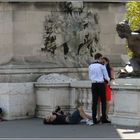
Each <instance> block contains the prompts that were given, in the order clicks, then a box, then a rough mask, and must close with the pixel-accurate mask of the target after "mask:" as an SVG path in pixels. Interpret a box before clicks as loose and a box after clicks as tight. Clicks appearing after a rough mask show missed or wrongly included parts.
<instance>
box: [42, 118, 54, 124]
mask: <svg viewBox="0 0 140 140" xmlns="http://www.w3.org/2000/svg"><path fill="white" fill-rule="evenodd" d="M43 124H52V122H48V121H47V120H46V118H44V119H43Z"/></svg>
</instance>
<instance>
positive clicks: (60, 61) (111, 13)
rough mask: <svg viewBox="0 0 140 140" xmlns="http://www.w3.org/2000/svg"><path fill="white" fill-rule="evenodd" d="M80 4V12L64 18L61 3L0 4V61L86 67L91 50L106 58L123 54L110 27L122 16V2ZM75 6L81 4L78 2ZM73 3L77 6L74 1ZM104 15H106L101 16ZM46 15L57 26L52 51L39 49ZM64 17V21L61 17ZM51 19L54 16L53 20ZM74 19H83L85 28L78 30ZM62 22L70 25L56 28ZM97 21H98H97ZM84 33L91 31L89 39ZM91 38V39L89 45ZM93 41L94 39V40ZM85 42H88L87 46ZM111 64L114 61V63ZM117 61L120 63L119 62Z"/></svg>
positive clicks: (48, 65)
mask: <svg viewBox="0 0 140 140" xmlns="http://www.w3.org/2000/svg"><path fill="white" fill-rule="evenodd" d="M83 4H84V9H83V13H80V14H78V13H77V14H76V13H75V12H73V14H72V16H71V15H70V13H69V14H68V16H66V17H65V16H64V15H65V14H66V12H64V9H61V7H63V6H62V5H63V3H59V2H57V3H56V2H54V3H53V2H48V3H47V2H46V3H45V2H44V3H39V1H38V2H37V3H34V2H30V3H26V2H25V3H22V2H21V3H20V2H19V3H0V10H1V16H0V20H1V24H0V37H1V39H2V40H1V42H0V43H1V45H0V47H1V55H0V56H1V59H0V64H6V63H10V64H16V65H26V66H27V65H28V64H29V65H30V64H42V65H46V66H47V67H87V66H88V63H89V62H90V61H92V59H93V58H92V57H91V55H92V51H95V50H96V51H101V52H102V53H103V54H105V55H109V56H110V58H113V56H114V55H118V58H119V57H120V52H121V53H123V54H126V50H125V49H123V48H124V47H122V46H121V45H123V44H125V43H124V42H122V44H121V45H120V42H119V41H117V39H116V33H115V30H114V25H115V24H116V23H117V22H118V20H121V19H122V13H123V12H124V4H122V3H114V4H110V3H96V2H93V3H86V2H84V3H83ZM78 5H80V6H81V3H79V4H78ZM75 6H77V5H76V4H75ZM78 7H79V6H78ZM81 8H82V6H81ZM54 9H55V11H54ZM95 9H96V10H95ZM120 13H121V15H120ZM86 14H91V15H90V16H93V17H92V18H91V17H88V18H87V19H86V18H85V17H87V16H86ZM104 15H108V16H106V17H105V16H104ZM119 15H120V17H119ZM50 17H53V18H52V19H53V21H54V23H55V24H54V23H53V25H58V27H59V28H57V27H56V28H53V30H54V31H55V32H54V33H55V36H56V38H57V39H56V42H55V43H56V44H57V45H56V46H57V48H56V50H55V53H54V54H53V51H52V49H50V48H49V49H48V48H47V51H44V52H42V51H41V48H43V49H44V48H45V46H44V38H43V36H44V32H45V31H44V24H45V20H46V19H49V18H50ZM64 17H65V18H66V19H67V20H66V19H65V20H64V19H63V18H64ZM116 17H117V18H116ZM54 19H57V20H56V21H57V22H55V20H54ZM74 19H78V20H76V21H80V23H82V22H81V21H84V22H83V24H85V28H86V30H82V31H80V30H79V28H77V27H80V26H77V25H78V24H77V23H78V22H75V20H74ZM110 19H114V20H110ZM64 21H65V22H66V23H70V25H71V26H72V27H71V26H68V28H61V30H60V25H64V24H62V22H63V23H64ZM109 21H111V22H109ZM59 22H60V23H59ZM86 22H88V23H90V24H89V26H88V28H87V27H86ZM98 22H99V23H100V24H97V23H98ZM56 23H57V24H56ZM59 24H60V25H59ZM46 25H48V24H46ZM67 25H69V24H67ZM73 27H74V28H73ZM56 29H57V30H56ZM58 29H59V30H58ZM62 29H65V31H63V32H62ZM73 29H74V30H73ZM75 33H76V34H75ZM88 33H90V34H93V36H92V35H90V37H91V38H89V34H88ZM45 35H46V34H45ZM52 35H54V34H52ZM93 38H94V41H93V42H92V44H90V43H91V42H90V41H91V39H93ZM89 40H90V41H89ZM95 40H96V41H97V40H98V43H97V42H96V41H95ZM108 40H109V41H108ZM66 41H68V43H67V44H65V43H64V42H66ZM87 42H89V44H90V45H91V46H90V47H89V46H88V43H87ZM63 43H64V44H63ZM80 43H81V44H80ZM86 43H87V44H86ZM83 44H84V45H83ZM102 44H103V45H102ZM118 44H119V45H118ZM52 45H53V43H52ZM61 45H62V46H61ZM82 45H83V46H82ZM58 46H59V47H58ZM60 46H61V47H60ZM78 46H79V49H78ZM115 46H117V47H115ZM112 47H113V48H112ZM121 47H122V49H121ZM5 48H6V49H5ZM114 48H118V49H114ZM54 49H55V48H54ZM94 49H95V50H94ZM118 60H119V59H118ZM118 60H117V61H118ZM115 61H116V60H115ZM112 63H115V64H116V62H112ZM117 63H118V64H119V63H120V64H121V61H118V62H117ZM27 67H28V66H27Z"/></svg>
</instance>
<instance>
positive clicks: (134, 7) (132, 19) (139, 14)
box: [126, 0, 140, 31]
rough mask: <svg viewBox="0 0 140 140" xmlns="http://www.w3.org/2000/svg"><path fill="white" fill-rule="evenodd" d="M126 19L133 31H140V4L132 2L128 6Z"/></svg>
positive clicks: (132, 0)
mask: <svg viewBox="0 0 140 140" xmlns="http://www.w3.org/2000/svg"><path fill="white" fill-rule="evenodd" d="M126 19H127V20H128V22H129V24H130V28H131V30H132V31H136V30H140V2H136V1H134V0H131V1H129V2H128V3H127V4H126Z"/></svg>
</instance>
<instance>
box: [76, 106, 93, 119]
mask: <svg viewBox="0 0 140 140" xmlns="http://www.w3.org/2000/svg"><path fill="white" fill-rule="evenodd" d="M78 110H79V112H80V116H81V117H82V118H83V119H90V120H92V116H90V115H88V114H86V113H85V111H84V109H83V107H82V106H81V107H79V108H78Z"/></svg>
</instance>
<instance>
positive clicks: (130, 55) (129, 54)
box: [126, 46, 133, 57]
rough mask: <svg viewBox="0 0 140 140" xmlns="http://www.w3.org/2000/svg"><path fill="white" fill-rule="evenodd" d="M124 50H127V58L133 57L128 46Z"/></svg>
mask: <svg viewBox="0 0 140 140" xmlns="http://www.w3.org/2000/svg"><path fill="white" fill-rule="evenodd" d="M126 48H127V54H128V56H129V57H132V56H133V52H132V51H131V50H130V49H129V47H128V46H126Z"/></svg>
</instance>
